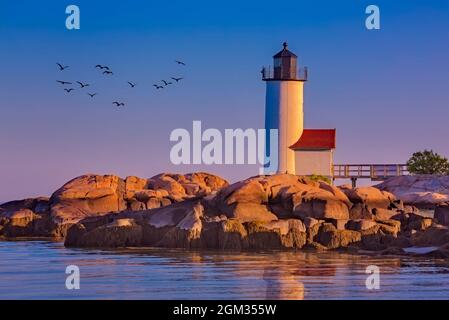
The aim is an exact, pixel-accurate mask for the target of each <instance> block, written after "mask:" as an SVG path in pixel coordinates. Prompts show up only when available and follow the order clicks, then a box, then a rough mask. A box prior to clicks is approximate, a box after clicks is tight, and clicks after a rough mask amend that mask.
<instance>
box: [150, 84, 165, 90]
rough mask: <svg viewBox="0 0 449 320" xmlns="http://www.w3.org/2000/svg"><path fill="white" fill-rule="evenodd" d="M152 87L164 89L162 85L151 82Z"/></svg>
mask: <svg viewBox="0 0 449 320" xmlns="http://www.w3.org/2000/svg"><path fill="white" fill-rule="evenodd" d="M153 87H155V88H156V89H164V87H163V86H159V85H157V84H153Z"/></svg>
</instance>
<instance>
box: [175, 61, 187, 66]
mask: <svg viewBox="0 0 449 320" xmlns="http://www.w3.org/2000/svg"><path fill="white" fill-rule="evenodd" d="M175 62H176V63H177V64H180V65H183V66H185V65H186V64H185V63H184V62H182V61H179V60H175Z"/></svg>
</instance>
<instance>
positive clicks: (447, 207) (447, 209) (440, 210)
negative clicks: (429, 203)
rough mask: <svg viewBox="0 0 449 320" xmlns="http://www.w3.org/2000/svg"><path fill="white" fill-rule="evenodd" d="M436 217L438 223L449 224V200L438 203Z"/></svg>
mask: <svg viewBox="0 0 449 320" xmlns="http://www.w3.org/2000/svg"><path fill="white" fill-rule="evenodd" d="M434 217H435V219H436V220H437V221H438V223H441V224H443V225H445V226H449V202H443V203H440V204H438V205H437V206H436V208H435V213H434Z"/></svg>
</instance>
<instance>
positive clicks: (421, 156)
mask: <svg viewBox="0 0 449 320" xmlns="http://www.w3.org/2000/svg"><path fill="white" fill-rule="evenodd" d="M407 166H408V171H409V172H410V173H411V174H433V175H448V174H449V161H448V160H447V158H445V157H443V156H440V155H439V154H438V153H436V152H433V150H430V151H429V150H424V151H419V152H415V153H414V154H413V155H412V156H411V157H410V159H409V160H408V161H407Z"/></svg>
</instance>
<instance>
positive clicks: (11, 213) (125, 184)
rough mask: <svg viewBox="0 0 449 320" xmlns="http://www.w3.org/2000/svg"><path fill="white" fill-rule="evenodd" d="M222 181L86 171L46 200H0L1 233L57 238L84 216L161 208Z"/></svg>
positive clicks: (193, 176)
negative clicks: (124, 176)
mask: <svg viewBox="0 0 449 320" xmlns="http://www.w3.org/2000/svg"><path fill="white" fill-rule="evenodd" d="M226 185H228V183H227V181H225V180H224V179H222V178H220V177H218V176H215V175H212V174H208V173H192V174H186V175H180V174H160V175H157V176H155V177H152V178H150V179H142V178H138V177H134V176H133V177H127V178H126V179H121V178H120V177H117V176H114V175H103V176H101V175H94V174H87V175H83V176H80V177H77V178H75V179H73V180H71V181H69V182H67V183H66V184H64V185H63V186H62V187H61V188H59V189H58V190H57V191H55V192H54V193H53V195H52V196H51V198H50V199H44V200H42V199H41V200H40V198H39V199H27V200H22V201H13V202H9V203H6V204H3V205H1V206H0V209H1V211H0V235H3V236H6V237H17V236H29V237H32V236H33V237H34V236H43V237H54V238H61V237H64V236H65V234H66V232H67V229H68V228H69V227H70V226H72V225H73V224H75V223H77V222H78V221H80V220H82V219H84V218H88V217H92V216H101V215H105V214H107V213H111V212H122V211H140V210H147V209H153V208H159V207H164V206H167V205H170V204H172V203H176V202H180V201H184V200H186V199H191V198H195V197H203V196H206V195H208V194H211V193H213V192H216V191H217V190H219V189H220V188H221V187H223V186H226ZM26 210H28V211H26ZM19 224H20V226H19Z"/></svg>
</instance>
